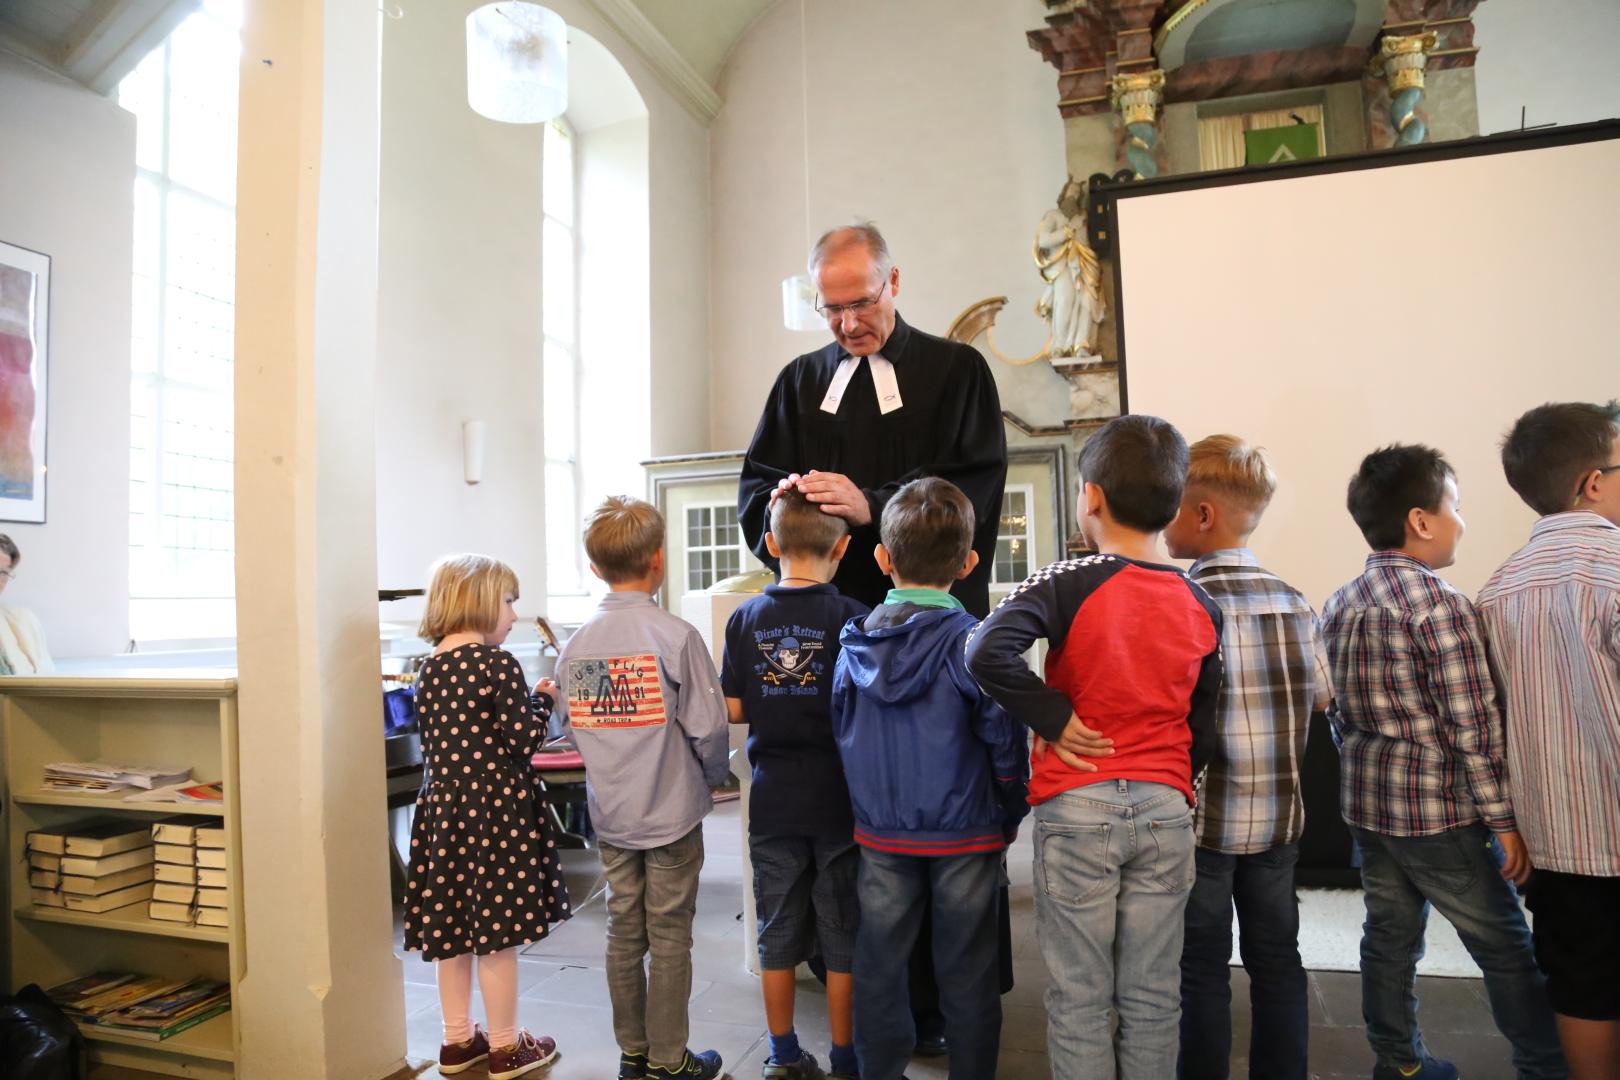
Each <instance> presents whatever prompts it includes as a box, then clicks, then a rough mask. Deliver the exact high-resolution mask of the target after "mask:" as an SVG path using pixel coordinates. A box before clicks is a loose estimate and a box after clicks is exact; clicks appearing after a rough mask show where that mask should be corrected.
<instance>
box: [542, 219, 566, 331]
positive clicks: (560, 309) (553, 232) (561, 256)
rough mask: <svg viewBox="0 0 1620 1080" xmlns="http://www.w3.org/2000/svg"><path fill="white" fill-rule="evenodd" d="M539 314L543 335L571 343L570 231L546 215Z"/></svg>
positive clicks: (543, 226) (543, 229) (543, 234)
mask: <svg viewBox="0 0 1620 1080" xmlns="http://www.w3.org/2000/svg"><path fill="white" fill-rule="evenodd" d="M541 259H542V266H541V298H540V318H541V324H542V325H543V326H544V328H545V333H546V336H547V337H554V338H556V339H557V340H558V341H561V342H562V343H563V344H565V345H573V343H574V233H573V231H572V230H571V229H569V228H567V227H566V226H563V225H560V224H558V223H557V222H556V221H554V220H552V219H551V218H547V219H546V220H545V223H544V224H543V225H542V226H541Z"/></svg>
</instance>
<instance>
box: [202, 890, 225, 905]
mask: <svg viewBox="0 0 1620 1080" xmlns="http://www.w3.org/2000/svg"><path fill="white" fill-rule="evenodd" d="M230 902H231V898H230V890H229V889H198V890H197V906H198V907H205V908H223V907H229V906H230Z"/></svg>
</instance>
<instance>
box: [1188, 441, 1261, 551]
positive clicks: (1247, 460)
mask: <svg viewBox="0 0 1620 1080" xmlns="http://www.w3.org/2000/svg"><path fill="white" fill-rule="evenodd" d="M1187 489H1188V490H1189V491H1192V490H1195V489H1196V490H1197V491H1199V492H1202V493H1209V494H1212V495H1215V496H1217V497H1224V498H1225V501H1226V502H1227V504H1228V507H1229V508H1230V509H1232V510H1235V511H1237V512H1238V513H1239V514H1240V515H1241V516H1243V517H1244V518H1246V519H1247V520H1246V524H1245V525H1244V531H1245V532H1252V531H1254V528H1255V526H1257V525H1259V524H1260V516H1261V515H1262V514H1264V513H1265V512H1266V507H1267V506H1270V505H1271V497H1272V496H1273V495H1275V494H1276V493H1277V474H1276V473H1275V472H1273V471H1272V469H1271V462H1270V461H1269V460H1267V458H1266V452H1265V450H1264V449H1263V448H1261V447H1258V446H1250V445H1249V444H1248V443H1246V442H1244V441H1243V440H1242V439H1240V438H1238V437H1237V436H1236V435H1211V436H1209V438H1207V439H1199V440H1198V441H1197V442H1195V443H1193V444H1192V446H1190V447H1189V448H1188V450H1187Z"/></svg>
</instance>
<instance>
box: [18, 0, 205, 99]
mask: <svg viewBox="0 0 1620 1080" xmlns="http://www.w3.org/2000/svg"><path fill="white" fill-rule="evenodd" d="M199 2H200V0H0V48H6V49H10V50H12V51H13V52H17V53H21V54H22V55H23V56H26V57H28V58H29V59H31V60H34V61H37V62H38V63H41V64H44V65H45V66H46V67H49V68H53V69H55V70H56V71H58V72H60V73H61V74H63V75H66V76H67V77H68V78H70V79H73V80H75V81H77V82H80V83H83V84H84V85H85V86H88V87H89V88H90V89H92V90H95V91H97V92H98V93H103V94H107V93H111V92H112V90H113V88H114V87H116V86H117V85H118V82H119V80H120V79H122V78H123V77H124V76H125V75H127V74H129V73H130V72H131V71H133V70H134V68H135V65H136V64H138V63H140V61H141V58H142V57H144V56H145V55H146V54H147V53H148V52H149V51H151V49H152V48H153V47H154V46H156V45H157V44H158V42H160V41H162V40H163V39H164V38H165V37H166V36H168V33H169V31H170V30H172V29H174V28H175V26H177V25H179V23H180V21H181V20H182V19H184V18H185V17H186V16H187V15H189V14H190V13H191V12H192V11H194V10H196V8H197V6H198V4H199Z"/></svg>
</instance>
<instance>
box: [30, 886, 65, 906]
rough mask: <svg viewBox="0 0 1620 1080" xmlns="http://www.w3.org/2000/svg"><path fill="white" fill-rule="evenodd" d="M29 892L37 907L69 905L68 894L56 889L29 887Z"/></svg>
mask: <svg viewBox="0 0 1620 1080" xmlns="http://www.w3.org/2000/svg"><path fill="white" fill-rule="evenodd" d="M28 894H29V899H31V900H33V902H34V906H35V907H55V908H65V907H67V899H66V897H67V894H66V893H59V892H57V891H56V890H55V889H29V890H28Z"/></svg>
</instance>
